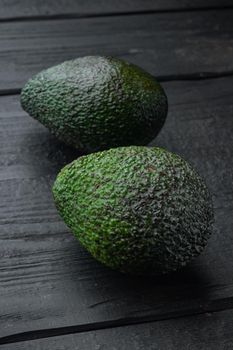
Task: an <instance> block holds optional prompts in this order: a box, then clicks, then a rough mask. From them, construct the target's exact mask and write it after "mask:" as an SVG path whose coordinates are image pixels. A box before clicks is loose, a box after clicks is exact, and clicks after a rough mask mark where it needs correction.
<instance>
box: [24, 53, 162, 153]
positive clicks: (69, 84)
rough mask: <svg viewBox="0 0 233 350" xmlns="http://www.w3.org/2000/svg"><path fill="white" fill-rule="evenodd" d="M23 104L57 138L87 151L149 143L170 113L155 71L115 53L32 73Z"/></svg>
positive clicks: (76, 60)
mask: <svg viewBox="0 0 233 350" xmlns="http://www.w3.org/2000/svg"><path fill="white" fill-rule="evenodd" d="M21 105H22V107H23V109H24V110H25V111H26V112H28V113H29V115H31V116H32V117H34V118H35V119H37V120H38V121H39V122H41V123H42V124H43V125H45V126H46V127H47V128H48V129H49V130H50V131H51V132H52V133H53V134H54V135H55V136H56V137H57V138H58V139H60V140H61V141H63V142H65V143H66V144H68V145H71V146H74V147H75V148H77V149H79V150H82V151H85V152H95V151H98V150H104V149H109V148H112V147H117V146H127V145H146V144H148V143H149V142H150V141H152V139H153V138H154V137H155V136H156V135H157V134H158V132H159V131H160V129H161V128H162V126H163V124H164V122H165V119H166V115H167V97H166V95H165V92H164V91H163V89H162V87H161V85H160V84H159V83H158V82H157V81H156V80H155V78H154V77H153V76H151V75H150V74H149V73H147V72H145V71H144V70H142V69H141V68H139V67H137V66H135V65H133V64H131V63H128V62H126V61H123V60H121V59H118V58H113V57H101V56H86V57H82V58H77V59H74V60H71V61H66V62H64V63H62V64H59V65H57V66H54V67H51V68H49V69H47V70H44V71H42V72H41V73H39V74H37V75H36V76H34V77H33V78H32V79H31V80H29V81H28V82H27V84H26V85H25V86H24V88H23V90H22V92H21Z"/></svg>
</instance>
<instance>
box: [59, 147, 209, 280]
mask: <svg viewBox="0 0 233 350" xmlns="http://www.w3.org/2000/svg"><path fill="white" fill-rule="evenodd" d="M53 195H54V200H55V203H56V206H57V209H58V211H59V213H60V215H61V216H62V218H63V219H64V221H65V223H66V224H67V226H68V227H69V228H70V229H71V231H72V232H73V233H74V235H75V236H76V237H77V238H78V239H79V241H80V242H81V244H82V245H83V246H84V247H85V248H86V249H87V250H88V251H89V252H90V253H91V254H92V255H93V257H95V258H96V259H97V260H99V261H100V262H102V263H103V264H105V265H107V266H109V267H110V268H112V269H116V270H119V271H121V272H124V273H129V274H139V275H140V274H141V275H142V274H143V275H159V274H164V273H168V272H170V271H174V270H177V269H179V268H181V267H183V266H185V265H186V264H187V263H188V262H190V261H191V260H192V259H193V258H194V257H196V256H198V255H199V254H200V253H201V252H202V251H203V249H204V247H205V246H206V244H207V241H208V238H209V236H210V234H211V227H212V222H213V207H212V201H211V197H210V194H209V191H208V189H207V187H206V185H205V183H204V181H203V179H202V178H201V177H200V176H199V175H198V174H197V173H196V171H195V170H194V169H193V168H192V167H191V166H190V165H189V164H188V163H187V162H186V161H185V160H183V159H182V158H181V157H179V156H178V155H176V154H174V153H171V152H168V151H167V150H165V149H161V148H156V147H152V148H149V147H143V146H131V147H120V148H115V149H110V150H108V151H103V152H98V153H94V154H90V155H87V156H83V157H80V158H79V159H77V160H75V161H73V162H72V163H71V164H69V165H67V166H65V167H64V168H63V169H62V170H61V172H60V173H59V174H58V176H57V179H56V181H55V183H54V186H53Z"/></svg>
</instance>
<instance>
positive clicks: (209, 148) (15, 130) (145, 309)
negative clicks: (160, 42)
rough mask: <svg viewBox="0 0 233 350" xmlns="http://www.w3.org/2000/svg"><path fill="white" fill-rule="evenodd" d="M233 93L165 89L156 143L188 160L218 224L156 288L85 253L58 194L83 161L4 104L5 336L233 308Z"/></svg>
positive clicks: (190, 85)
mask: <svg viewBox="0 0 233 350" xmlns="http://www.w3.org/2000/svg"><path fill="white" fill-rule="evenodd" d="M232 87H233V78H222V79H211V80H204V81H198V82H170V83H165V84H164V88H165V90H166V92H167V94H168V98H169V101H170V110H169V116H168V119H167V122H166V124H165V127H164V129H163V130H162V132H161V133H160V135H159V137H158V138H157V139H156V141H154V142H153V144H156V145H159V146H163V147H166V148H168V149H169V150H171V151H175V152H177V153H179V154H180V155H182V156H184V157H185V159H187V160H188V161H189V162H191V163H192V164H193V165H194V166H195V167H196V169H197V170H198V171H199V172H200V173H201V174H202V175H203V176H204V177H205V179H206V181H207V184H208V186H209V188H210V190H211V191H212V193H213V196H214V206H215V218H216V222H215V225H214V235H213V236H212V238H211V240H210V242H209V245H208V247H207V249H206V251H205V253H204V254H203V255H202V256H201V257H199V258H198V259H196V260H195V262H193V263H192V264H191V265H190V266H189V267H187V268H186V269H184V270H183V271H181V272H179V273H175V274H173V275H171V276H167V277H162V278H157V279H150V280H148V279H146V278H145V279H142V278H132V277H127V276H124V275H121V274H119V273H117V272H113V271H111V270H109V269H107V268H105V267H103V266H102V265H100V264H99V263H97V262H96V261H94V259H92V258H91V257H90V256H89V254H88V253H86V252H85V251H84V249H82V248H81V246H80V245H79V243H78V242H77V241H76V240H75V239H74V238H73V236H72V235H71V234H70V232H69V230H68V229H67V228H66V226H65V225H64V224H63V222H62V220H61V219H60V218H59V216H58V214H57V212H56V209H55V207H54V203H53V200H52V195H51V185H52V183H53V180H54V178H55V176H56V174H57V172H58V171H59V170H60V168H61V167H62V166H63V165H64V164H66V163H67V162H69V161H71V160H72V159H74V158H75V157H77V156H78V152H77V151H74V150H72V149H70V148H68V147H66V146H64V145H62V144H60V143H58V142H57V141H56V140H54V139H53V138H52V137H51V136H50V135H49V133H48V132H47V130H46V129H45V128H44V127H43V126H41V125H40V124H39V123H37V122H36V121H34V120H33V119H31V118H29V117H28V116H27V115H26V114H25V113H24V112H23V111H22V110H21V108H20V105H19V96H5V97H3V96H2V97H0V130H1V131H0V132H1V134H0V136H1V137H0V149H1V157H0V194H1V204H0V310H1V312H0V337H3V336H7V335H10V334H13V333H17V332H24V331H30V330H35V329H41V328H53V327H63V326H70V325H79V324H84V323H87V324H88V323H92V322H101V321H108V320H113V319H118V318H123V319H124V318H130V317H135V318H138V319H140V317H145V316H150V315H153V317H154V318H155V319H157V318H158V319H160V318H161V317H165V318H166V317H171V315H174V313H175V314H176V313H177V314H178V315H180V314H182V313H184V314H187V313H192V312H193V311H194V310H200V311H201V310H202V309H203V310H206V309H208V307H207V308H206V307H205V305H211V303H210V302H211V301H215V302H214V305H217V304H218V300H219V302H220V303H221V300H225V299H226V302H227V298H229V307H232V305H231V304H232V297H233V275H232V263H233V251H232V243H233V242H232V240H233V238H232V227H233V215H232V210H233V207H232V199H233V191H232V183H233V164H232V150H233V137H232V127H233V118H232V113H233V100H232ZM216 300H217V301H216ZM209 303H210V304H209ZM169 315H170V316H169Z"/></svg>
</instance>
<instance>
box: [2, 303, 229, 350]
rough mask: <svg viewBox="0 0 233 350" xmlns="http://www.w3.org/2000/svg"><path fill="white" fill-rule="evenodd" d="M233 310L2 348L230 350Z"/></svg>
mask: <svg viewBox="0 0 233 350" xmlns="http://www.w3.org/2000/svg"><path fill="white" fill-rule="evenodd" d="M232 328H233V311H232V310H228V311H224V312H218V313H213V314H204V315H199V316H194V317H185V318H181V319H172V320H167V321H162V322H153V323H147V324H141V325H133V326H127V327H119V328H113V329H105V330H100V331H94V332H88V333H80V334H72V335H66V336H59V337H53V338H45V339H37V340H33V341H27V342H20V343H14V344H7V345H3V346H2V347H1V349H2V350H31V349H34V350H47V349H50V350H53V349H54V350H70V349H75V350H79V349H80V350H90V349H96V350H100V349H101V350H102V349H103V350H105V349H106V350H116V349H121V350H128V349H134V350H144V349H147V350H159V349H166V350H187V349H190V350H230V349H232V346H233V332H232Z"/></svg>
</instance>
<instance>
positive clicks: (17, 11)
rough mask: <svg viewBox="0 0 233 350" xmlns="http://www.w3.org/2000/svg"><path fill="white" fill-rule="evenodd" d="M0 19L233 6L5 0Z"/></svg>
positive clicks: (213, 1) (145, 0)
mask: <svg viewBox="0 0 233 350" xmlns="http://www.w3.org/2000/svg"><path fill="white" fill-rule="evenodd" d="M0 6H1V12H0V20H3V19H4V20H9V19H11V20H12V19H25V18H28V17H29V18H30V17H42V16H44V17H51V16H54V17H56V16H61V15H62V16H65V15H68V16H90V15H97V16H98V15H104V14H109V13H111V14H119V13H120V14H122V13H128V12H134V13H135V12H141V11H144V12H145V11H168V10H174V9H175V10H183V9H190V8H193V9H195V8H213V7H215V8H216V7H217V8H218V7H219V8H222V7H225V6H232V1H231V0H222V1H221V3H219V1H218V0H208V1H207V0H206V1H205V2H203V1H202V0H195V1H192V3H190V1H188V0H127V1H126V0H120V1H117V2H116V1H114V0H98V1H93V0H85V1H84V0H79V1H77V0H59V1H58V0H49V1H38V0H22V1H20V2H18V1H16V0H1V1H0Z"/></svg>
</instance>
